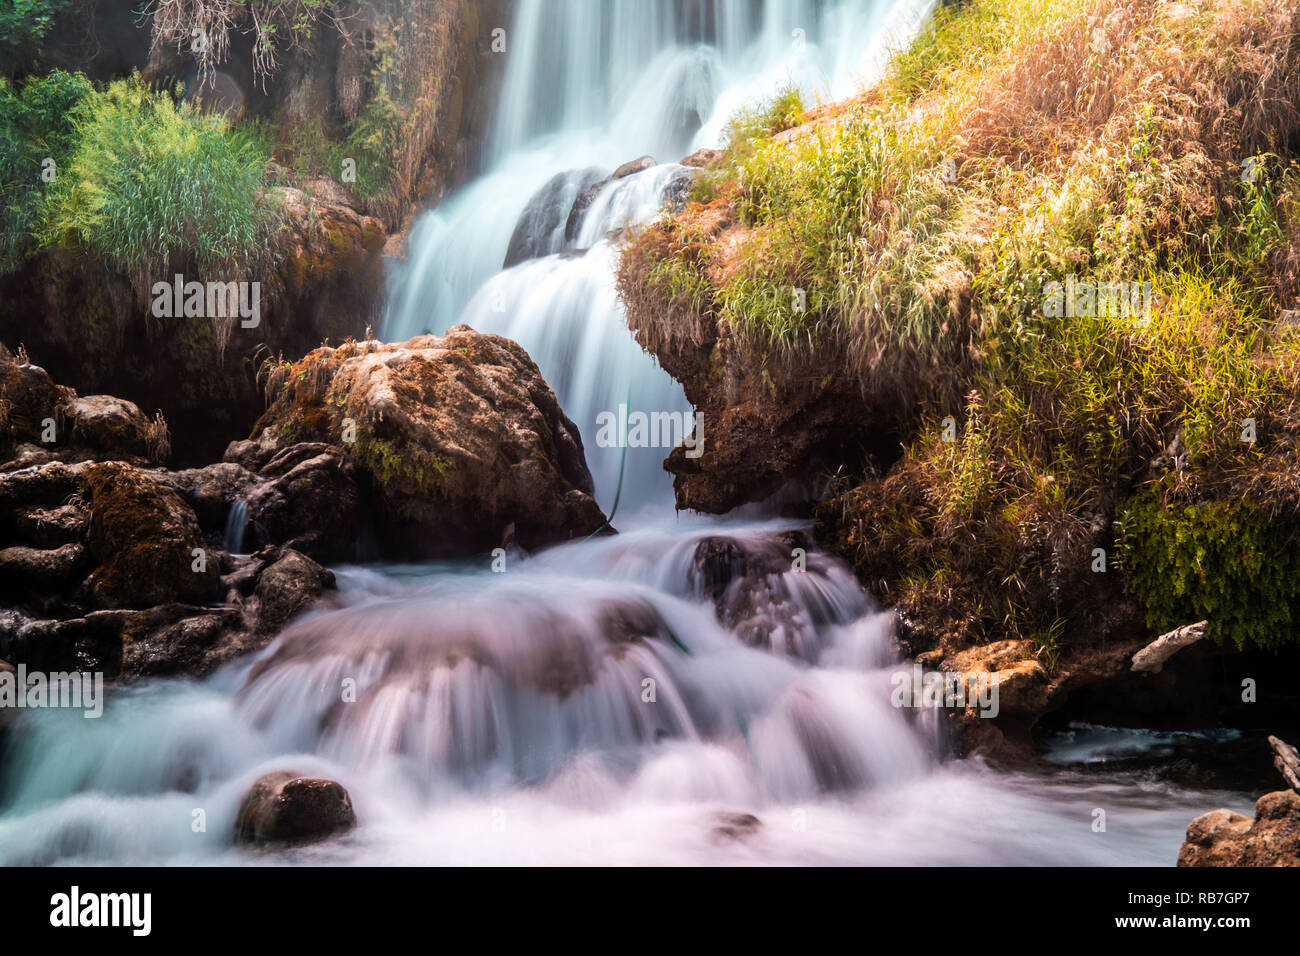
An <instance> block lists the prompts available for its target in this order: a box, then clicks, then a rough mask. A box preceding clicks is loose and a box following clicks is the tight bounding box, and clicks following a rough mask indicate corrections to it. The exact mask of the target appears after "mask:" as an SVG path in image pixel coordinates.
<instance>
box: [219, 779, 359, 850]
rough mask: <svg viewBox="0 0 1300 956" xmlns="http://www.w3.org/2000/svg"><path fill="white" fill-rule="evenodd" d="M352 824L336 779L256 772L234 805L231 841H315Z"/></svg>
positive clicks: (354, 821)
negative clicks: (254, 779)
mask: <svg viewBox="0 0 1300 956" xmlns="http://www.w3.org/2000/svg"><path fill="white" fill-rule="evenodd" d="M356 825H357V816H356V813H355V812H353V810H352V800H351V798H349V796H348V792H347V791H346V790H345V789H343V786H342V785H341V784H338V783H335V782H334V781H333V780H325V779H321V778H318V777H304V776H302V775H301V774H297V773H293V772H290V771H284V770H280V771H276V772H274V773H268V774H266V775H265V776H263V777H260V778H259V779H258V780H257V782H256V783H254V784H253V786H252V788H251V789H249V791H248V793H247V794H246V795H245V796H244V801H243V803H242V804H241V805H240V807H239V816H238V817H237V818H236V820H235V841H236V842H237V843H242V844H245V845H259V846H268V845H271V846H274V845H281V844H301V843H315V842H318V841H320V840H324V839H326V838H328V837H331V836H334V835H335V834H338V833H344V832H346V831H348V830H351V829H352V828H353V827H355V826H356Z"/></svg>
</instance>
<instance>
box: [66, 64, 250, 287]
mask: <svg viewBox="0 0 1300 956" xmlns="http://www.w3.org/2000/svg"><path fill="white" fill-rule="evenodd" d="M73 125H74V128H75V131H76V145H75V147H74V149H73V151H72V154H71V156H70V157H69V160H68V164H67V168H66V169H65V170H64V171H63V172H62V173H61V174H60V176H59V179H58V182H57V184H56V185H55V187H54V188H53V189H52V190H51V191H50V193H49V196H48V199H47V203H46V211H45V227H44V230H43V238H44V239H45V241H47V242H51V243H61V244H65V245H69V246H76V247H79V248H82V249H84V250H86V251H87V252H90V253H93V254H96V255H100V256H103V257H105V258H107V259H108V260H109V261H110V262H112V263H113V264H114V265H115V266H116V267H117V268H119V269H120V270H121V271H122V272H124V273H125V274H127V275H128V276H130V277H131V279H132V280H133V282H134V283H135V284H136V288H137V289H138V290H142V292H143V290H147V289H148V288H149V286H150V285H151V284H152V283H153V282H154V281H157V280H159V279H164V278H166V277H167V273H168V272H169V271H170V270H171V269H180V268H185V269H188V270H190V271H193V272H196V273H199V274H200V276H201V278H203V279H204V280H207V279H221V280H230V279H234V278H237V277H239V276H240V275H243V274H246V273H247V272H248V271H249V269H250V268H251V267H252V266H253V265H254V264H255V263H257V262H259V261H260V260H261V258H262V256H264V255H265V254H266V253H267V251H268V249H267V246H268V243H267V240H268V239H269V237H270V235H271V232H272V229H273V226H274V206H273V204H272V203H270V202H269V201H268V200H267V199H265V198H264V197H263V195H262V189H263V185H264V182H265V175H266V164H267V159H268V156H267V153H266V145H265V141H264V139H263V138H262V137H260V136H257V135H256V134H253V133H245V132H243V131H239V130H232V129H231V128H230V125H229V123H228V122H227V121H226V120H225V119H224V118H223V117H221V116H219V115H203V114H201V113H199V112H198V111H196V110H195V109H194V108H192V107H191V106H189V105H188V104H182V105H180V106H178V105H177V104H176V102H175V101H174V100H173V98H172V97H171V96H170V95H169V94H168V93H165V92H160V91H154V90H151V89H149V88H147V87H145V86H144V85H142V84H141V82H140V81H139V79H138V78H137V77H133V78H131V79H130V80H119V81H116V82H114V83H112V84H110V85H109V86H108V87H107V88H106V89H104V90H101V91H96V92H92V93H91V94H90V95H88V96H86V97H85V98H84V99H83V100H82V101H81V102H80V103H79V104H78V105H77V107H76V109H75V110H74V111H73Z"/></svg>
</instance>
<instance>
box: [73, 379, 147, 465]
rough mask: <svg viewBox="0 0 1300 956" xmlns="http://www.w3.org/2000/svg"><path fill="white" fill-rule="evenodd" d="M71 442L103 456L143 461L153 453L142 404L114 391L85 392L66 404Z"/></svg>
mask: <svg viewBox="0 0 1300 956" xmlns="http://www.w3.org/2000/svg"><path fill="white" fill-rule="evenodd" d="M63 415H64V417H65V418H66V419H67V422H68V426H69V433H68V442H69V443H70V444H72V445H74V446H76V447H80V448H84V449H86V450H87V451H90V452H92V453H94V454H95V455H97V456H101V457H103V458H113V459H116V460H122V461H144V460H146V459H148V458H150V457H153V456H151V455H150V450H151V449H150V437H149V435H150V423H149V419H148V418H146V417H145V414H144V412H142V411H140V406H138V405H136V404H135V403H134V402H128V401H126V400H125V399H121V398H114V397H113V396H111V395H86V396H82V397H80V398H73V399H71V400H69V401H68V402H67V403H65V404H64V405H63Z"/></svg>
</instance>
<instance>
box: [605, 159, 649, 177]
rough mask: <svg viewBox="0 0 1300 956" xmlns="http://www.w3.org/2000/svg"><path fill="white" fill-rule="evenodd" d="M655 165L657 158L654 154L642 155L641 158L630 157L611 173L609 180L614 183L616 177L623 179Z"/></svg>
mask: <svg viewBox="0 0 1300 956" xmlns="http://www.w3.org/2000/svg"><path fill="white" fill-rule="evenodd" d="M654 165H655V158H654V157H653V156H642V157H640V158H639V159H630V160H628V161H627V162H626V163H624V164H623V165H622V166H620V167H618V169H616V170H614V172H613V173H612V174H610V177H609V179H608V180H607V182H611V183H612V182H614V181H615V180H616V179H623V178H625V177H627V176H632V175H634V174H635V173H643V172H645V171H646V170H647V169H651V168H653V167H654Z"/></svg>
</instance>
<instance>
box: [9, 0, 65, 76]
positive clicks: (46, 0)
mask: <svg viewBox="0 0 1300 956" xmlns="http://www.w3.org/2000/svg"><path fill="white" fill-rule="evenodd" d="M67 5H68V0H0V73H2V74H3V75H5V76H14V75H15V74H17V73H21V72H23V71H25V70H27V69H29V68H30V67H31V65H32V63H33V62H34V61H35V59H36V55H37V53H39V52H40V48H41V41H42V40H44V39H45V35H46V34H47V33H48V32H49V31H50V28H51V27H52V26H54V18H55V17H56V16H58V14H59V13H61V12H62V10H63V8H64V7H66V6H67Z"/></svg>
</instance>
